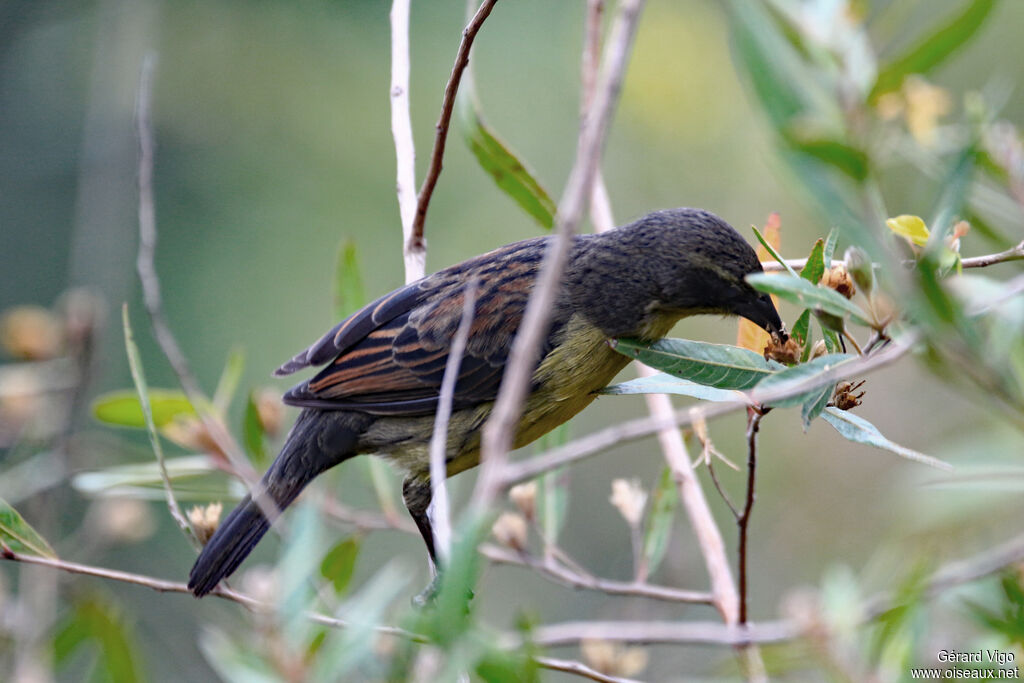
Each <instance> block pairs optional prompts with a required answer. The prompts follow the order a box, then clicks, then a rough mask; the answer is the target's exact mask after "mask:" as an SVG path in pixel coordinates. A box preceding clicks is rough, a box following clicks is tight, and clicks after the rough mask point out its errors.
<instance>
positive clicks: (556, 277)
mask: <svg viewBox="0 0 1024 683" xmlns="http://www.w3.org/2000/svg"><path fill="white" fill-rule="evenodd" d="M643 5H644V0H624V2H622V4H621V5H620V6H619V13H618V16H617V17H616V20H615V24H614V26H613V27H612V34H611V37H610V38H609V41H608V45H607V47H606V48H605V54H604V62H603V63H604V68H603V70H602V73H601V77H600V83H599V85H598V88H597V92H596V93H595V95H594V104H593V107H592V109H591V115H590V116H589V117H588V118H587V120H586V121H585V122H584V125H583V127H582V130H581V131H580V138H579V143H578V144H577V147H576V160H575V162H574V163H573V168H572V172H571V173H570V174H569V180H568V182H567V183H566V189H565V192H564V194H563V196H562V200H561V202H560V203H559V207H558V218H557V231H556V235H555V237H554V239H552V240H550V241H549V242H548V248H547V250H546V252H545V254H544V262H543V264H542V265H541V270H540V274H539V275H538V277H537V282H536V285H535V287H534V290H533V293H532V294H531V296H530V301H529V303H528V304H527V307H526V313H525V314H524V315H523V321H522V324H521V325H520V327H519V331H518V332H517V333H516V338H515V341H514V342H513V344H512V349H511V352H510V354H509V362H508V367H507V369H506V370H505V374H504V376H503V378H502V382H501V390H500V392H499V393H498V398H497V400H496V401H495V404H494V409H493V410H492V412H491V416H490V418H488V420H487V424H486V425H485V426H484V433H483V448H482V454H483V468H482V471H481V472H480V477H479V479H478V480H477V486H476V489H475V490H474V492H473V501H474V504H475V505H477V506H478V507H480V506H484V505H486V504H487V503H489V502H490V501H491V500H493V499H494V497H495V496H496V495H497V492H498V490H499V489H500V488H501V487H502V485H503V482H504V480H505V477H504V476H503V468H504V466H505V464H506V462H507V460H508V452H509V450H510V449H511V447H512V440H513V434H514V432H515V429H516V427H517V425H518V423H519V418H520V417H521V415H522V406H523V401H524V400H525V398H526V392H527V385H528V384H529V380H530V376H531V375H532V374H533V368H534V365H535V363H536V357H537V353H538V349H539V348H540V343H541V340H542V339H543V337H544V335H545V334H546V333H547V328H548V322H549V320H550V318H551V306H552V303H553V302H554V298H555V293H556V290H557V289H558V285H559V282H560V280H561V276H562V270H563V268H564V264H565V262H566V260H567V259H568V255H569V249H570V246H571V241H572V235H573V233H575V232H576V227H577V226H578V225H579V223H580V220H581V219H582V216H583V210H584V207H585V204H586V201H587V198H588V197H589V195H590V188H591V183H592V181H593V178H594V172H595V171H596V170H597V167H598V165H599V162H600V157H601V150H602V147H603V145H604V140H605V138H606V136H607V132H608V127H609V124H610V122H611V117H612V110H613V109H614V107H615V103H616V101H617V100H618V95H619V91H620V89H621V87H622V79H623V76H624V74H625V70H626V62H627V61H628V58H629V53H630V50H631V47H632V44H633V38H634V36H635V32H636V26H637V20H638V18H639V14H640V10H641V9H642V8H643Z"/></svg>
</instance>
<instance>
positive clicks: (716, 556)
mask: <svg viewBox="0 0 1024 683" xmlns="http://www.w3.org/2000/svg"><path fill="white" fill-rule="evenodd" d="M603 12H604V0H587V17H586V28H585V30H584V34H585V39H584V46H583V57H582V59H581V69H580V71H581V75H580V81H581V84H582V97H581V100H582V104H583V106H582V108H581V112H582V114H583V116H584V120H585V117H586V116H587V115H588V114H589V111H590V107H591V106H592V104H593V99H594V89H595V87H596V84H597V67H598V63H597V62H598V55H599V53H600V44H601V16H602V14H603ZM590 219H591V222H593V224H594V229H595V231H596V232H605V231H607V230H611V229H612V228H614V227H615V219H614V217H613V214H612V209H611V201H610V200H609V198H608V190H607V188H606V187H605V184H604V174H603V173H602V171H601V166H600V164H598V167H597V169H596V171H595V177H594V187H593V190H592V191H591V195H590ZM635 365H636V367H637V373H638V374H639V375H640V376H641V377H649V376H651V375H653V374H656V373H655V371H654V370H652V369H651V368H649V367H647V366H646V365H643V364H641V363H636V364H635ZM644 399H645V401H646V403H647V409H648V411H649V412H650V413H651V416H652V417H655V418H665V417H668V416H670V415H671V414H672V400H671V399H670V398H669V397H668V396H666V395H665V394H646V395H645V396H644ZM658 441H659V443H660V445H661V449H662V452H663V453H664V455H665V460H666V462H667V463H668V464H669V466H670V467H671V468H672V472H673V474H674V476H675V477H676V484H677V486H678V488H679V495H680V497H681V498H682V500H683V507H684V508H685V509H686V513H687V517H688V518H689V520H690V525H691V526H692V527H693V530H694V534H695V535H696V537H697V543H698V545H699V546H700V550H701V556H702V557H703V558H704V565H705V568H706V569H707V572H708V576H709V578H710V581H711V591H712V593H713V595H714V596H715V600H714V602H715V604H716V605H717V606H718V609H719V610H720V611H721V612H722V615H723V617H724V618H725V620H726V622H728V623H731V622H733V621H735V615H736V604H737V600H738V598H737V594H736V584H735V583H734V582H733V578H732V571H731V570H730V568H729V559H728V557H727V556H726V551H725V542H724V541H723V540H722V533H721V531H720V530H719V529H718V525H717V524H716V523H715V519H714V516H713V515H712V514H711V510H710V508H709V507H708V504H707V499H706V497H705V496H704V491H703V489H701V487H700V485H699V483H698V482H697V479H696V477H695V476H694V473H693V467H692V466H691V465H690V457H689V454H688V453H687V452H686V443H685V442H684V441H683V437H682V435H681V434H680V433H679V429H678V428H676V427H675V426H668V427H664V428H663V429H660V430H659V431H658ZM726 615H731V616H726Z"/></svg>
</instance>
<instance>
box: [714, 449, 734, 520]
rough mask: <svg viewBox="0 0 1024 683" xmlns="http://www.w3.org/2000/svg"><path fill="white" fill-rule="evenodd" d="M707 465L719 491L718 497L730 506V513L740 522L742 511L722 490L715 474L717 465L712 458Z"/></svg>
mask: <svg viewBox="0 0 1024 683" xmlns="http://www.w3.org/2000/svg"><path fill="white" fill-rule="evenodd" d="M706 464H707V466H708V474H710V475H711V482H712V483H713V484H714V485H715V489H716V490H717V491H718V495H719V496H720V497H721V498H722V500H723V501H725V504H726V505H727V506H729V511H730V512H732V516H733V519H736V520H737V521H738V520H739V518H740V511H739V509H738V508H737V507H736V505H735V504H733V502H732V499H731V498H729V496H728V494H726V492H725V489H724V488H722V484H721V482H720V481H718V475H717V474H715V465H714V462H713V461H712V458H708V459H707V463H706Z"/></svg>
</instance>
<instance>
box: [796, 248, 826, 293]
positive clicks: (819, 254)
mask: <svg viewBox="0 0 1024 683" xmlns="http://www.w3.org/2000/svg"><path fill="white" fill-rule="evenodd" d="M824 274H825V243H824V242H823V241H822V240H821V239H820V238H819V239H818V241H817V242H815V243H814V246H813V247H812V248H811V254H810V256H808V257H807V263H805V264H804V267H803V268H801V269H800V277H802V278H803V279H805V280H807V281H808V282H810V283H812V284H815V285H816V284H818V282H819V281H820V280H821V276H822V275H824Z"/></svg>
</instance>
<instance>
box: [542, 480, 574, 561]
mask: <svg viewBox="0 0 1024 683" xmlns="http://www.w3.org/2000/svg"><path fill="white" fill-rule="evenodd" d="M568 478H569V475H568V469H566V468H564V467H563V468H559V469H556V470H551V471H549V472H545V473H544V474H542V475H541V476H540V477H539V479H538V486H539V487H540V495H539V496H537V519H539V520H540V528H541V530H542V531H543V533H544V540H545V541H546V542H547V543H557V542H558V536H559V534H561V533H562V529H563V528H564V527H565V519H566V514H565V513H566V512H567V511H568V509H569V487H568V486H567V485H566V480H567V479H568Z"/></svg>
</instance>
